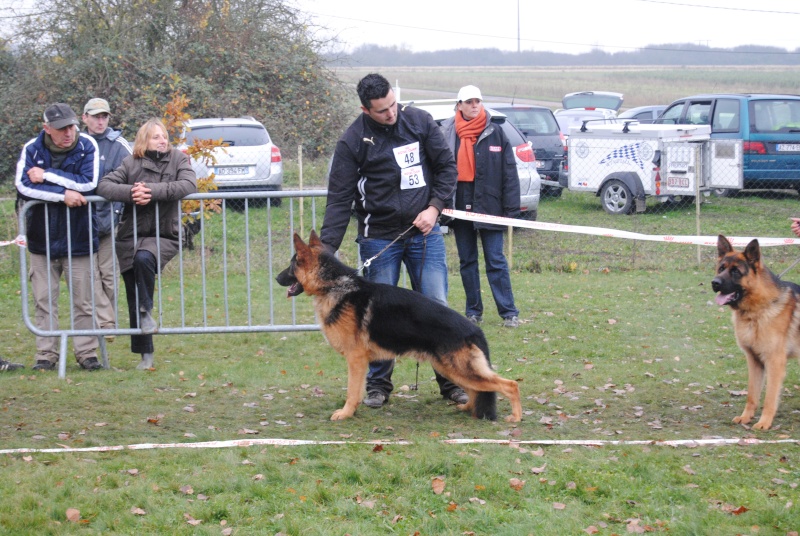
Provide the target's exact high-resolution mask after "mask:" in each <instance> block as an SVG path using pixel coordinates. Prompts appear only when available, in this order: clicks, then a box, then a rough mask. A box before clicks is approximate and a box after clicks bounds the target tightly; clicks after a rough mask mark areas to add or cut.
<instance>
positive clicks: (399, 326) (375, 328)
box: [277, 231, 522, 422]
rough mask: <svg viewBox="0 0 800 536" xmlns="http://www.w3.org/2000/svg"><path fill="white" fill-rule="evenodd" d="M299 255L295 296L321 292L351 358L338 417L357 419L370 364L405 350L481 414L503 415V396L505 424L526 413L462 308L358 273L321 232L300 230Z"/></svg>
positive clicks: (324, 321)
mask: <svg viewBox="0 0 800 536" xmlns="http://www.w3.org/2000/svg"><path fill="white" fill-rule="evenodd" d="M294 247H295V255H294V257H292V262H291V264H290V266H289V267H288V268H286V269H285V270H283V271H282V272H281V273H280V274H278V277H277V281H278V283H279V284H281V285H283V286H285V287H289V290H288V295H289V296H290V297H291V296H297V295H298V294H300V293H302V292H306V293H307V294H309V295H311V296H313V297H314V310H315V312H316V316H317V321H318V322H319V324H320V325H321V327H322V333H323V334H324V335H325V338H326V339H327V340H328V343H329V344H330V345H331V346H333V348H334V349H336V351H338V352H339V353H340V354H342V355H343V356H344V357H345V359H347V401H346V402H345V404H344V407H343V408H342V409H340V410H337V411H335V412H334V413H333V415H332V416H331V420H334V421H336V420H341V419H346V418H348V417H351V416H352V415H353V413H355V411H356V408H357V407H358V405H359V404H360V403H361V400H362V398H363V396H364V384H365V381H366V377H367V369H368V366H369V362H370V361H375V360H385V359H393V358H395V357H400V356H402V355H407V356H411V357H414V358H416V359H417V360H419V361H427V362H429V363H431V365H432V366H433V368H434V369H436V370H437V371H438V372H439V373H440V374H442V375H444V376H445V377H447V378H448V379H450V380H451V381H452V382H453V383H455V384H456V385H458V386H459V387H461V388H462V389H464V391H466V393H467V395H469V401H468V402H467V403H466V404H462V405H459V406H458V408H459V409H461V410H464V411H470V412H472V415H473V416H475V417H477V418H480V419H490V420H495V419H497V409H496V405H497V393H500V394H502V395H503V396H505V397H506V398H507V399H508V400H509V402H511V415H509V416H508V417H506V421H509V422H518V421H519V420H520V419H521V418H522V405H521V404H520V398H519V387H518V385H517V382H515V381H513V380H506V379H504V378H501V377H500V376H498V375H497V374H496V373H495V372H494V371H493V370H492V368H491V365H490V363H489V346H488V344H487V343H486V338H485V337H484V335H483V332H482V331H481V329H480V328H479V327H477V326H475V325H474V324H472V323H471V322H470V321H468V320H467V319H466V318H465V317H463V316H462V315H460V314H458V313H457V312H455V311H453V310H452V309H449V308H448V307H445V306H444V305H442V304H440V303H437V302H435V301H434V300H431V299H429V298H426V297H425V296H423V295H422V294H420V293H418V292H414V291H411V290H408V289H404V288H399V287H394V286H392V285H385V284H381V283H372V282H370V281H367V280H366V279H364V278H362V277H359V276H358V275H357V274H356V271H355V270H354V269H353V268H350V267H348V266H346V265H344V264H342V263H341V262H340V261H339V260H338V259H336V257H334V256H333V255H332V254H331V253H329V252H328V251H326V250H325V248H324V247H323V245H322V243H321V242H320V240H319V238H318V237H317V234H316V233H315V232H314V231H311V238H310V240H309V243H308V244H305V243H304V242H303V241H302V240H301V239H300V237H299V236H297V234H295V235H294Z"/></svg>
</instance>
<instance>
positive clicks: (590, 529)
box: [583, 525, 600, 534]
mask: <svg viewBox="0 0 800 536" xmlns="http://www.w3.org/2000/svg"><path fill="white" fill-rule="evenodd" d="M583 532H585V533H586V534H597V533H598V532H600V529H598V528H597V527H595V526H594V525H589V526H588V527H586V528H585V529H583Z"/></svg>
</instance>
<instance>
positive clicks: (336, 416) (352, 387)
mask: <svg viewBox="0 0 800 536" xmlns="http://www.w3.org/2000/svg"><path fill="white" fill-rule="evenodd" d="M345 359H347V400H345V403H344V407H343V408H342V409H339V410H336V411H334V412H333V415H331V420H332V421H341V420H343V419H347V418H350V417H352V416H353V414H354V413H355V412H356V408H357V407H358V405H359V404H360V403H361V400H362V399H363V398H364V385H365V384H366V381H367V368H368V366H369V359H368V357H367V355H366V354H360V353H357V352H351V353H348V354H347V355H345Z"/></svg>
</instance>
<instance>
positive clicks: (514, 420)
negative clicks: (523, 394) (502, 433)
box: [506, 415, 522, 422]
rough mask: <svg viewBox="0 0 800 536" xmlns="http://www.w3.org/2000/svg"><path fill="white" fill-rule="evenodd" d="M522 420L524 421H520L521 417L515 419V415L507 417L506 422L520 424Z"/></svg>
mask: <svg viewBox="0 0 800 536" xmlns="http://www.w3.org/2000/svg"><path fill="white" fill-rule="evenodd" d="M521 420H522V419H520V418H519V417H515V416H514V415H509V416H507V417H506V422H519V421H521Z"/></svg>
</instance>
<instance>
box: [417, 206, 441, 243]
mask: <svg viewBox="0 0 800 536" xmlns="http://www.w3.org/2000/svg"><path fill="white" fill-rule="evenodd" d="M438 218H439V211H438V210H436V207H430V206H429V207H428V208H426V209H425V210H423V211H422V212H420V213H419V214H417V218H416V219H415V220H414V226H415V227H416V228H417V229H419V230H420V231H422V234H423V235H424V236H428V233H430V232H431V231H432V230H433V226H434V225H436V220H437V219H438Z"/></svg>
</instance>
